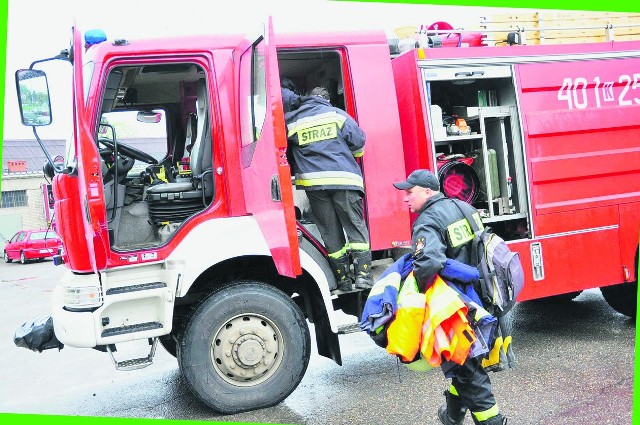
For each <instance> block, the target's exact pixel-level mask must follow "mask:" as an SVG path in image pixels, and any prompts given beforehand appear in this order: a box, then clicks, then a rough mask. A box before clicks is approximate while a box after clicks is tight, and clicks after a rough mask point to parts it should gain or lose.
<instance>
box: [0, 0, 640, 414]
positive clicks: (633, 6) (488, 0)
mask: <svg viewBox="0 0 640 425" xmlns="http://www.w3.org/2000/svg"><path fill="white" fill-rule="evenodd" d="M14 1H17V0H14ZM330 1H331V0H330ZM332 1H345V0H332ZM358 1H360V2H369V3H372V2H375V3H414V4H431V5H456V6H475V7H481V6H489V7H504V8H516V7H515V6H514V4H513V2H512V1H510V0H481V1H478V0H476V1H471V0H457V1H447V0H429V1H416V0H414V1H400V0H389V1H379V0H356V1H355V2H358ZM558 6H559V4H558V1H557V0H535V1H533V2H531V3H528V4H526V5H524V6H522V7H521V8H526V9H562V10H590V11H608V12H639V11H640V3H637V2H611V1H604V0H591V1H589V2H588V3H585V2H578V1H576V0H565V2H563V3H562V5H561V6H562V7H561V8H560V7H558ZM8 12H9V0H0V76H2V77H3V78H2V80H1V81H0V98H2V99H3V102H2V103H0V135H2V136H3V137H2V138H0V164H1V163H2V140H3V139H4V125H3V124H4V94H5V71H6V69H5V68H6V49H7V45H6V43H7V24H8V22H7V20H8ZM0 190H2V173H0ZM639 240H640V235H639ZM638 280H639V281H640V271H638ZM638 301H639V303H640V296H638ZM639 324H640V319H636V341H635V351H636V353H637V352H638V350H640V340H639V338H638V325H639ZM639 372H640V363H639V362H638V361H637V358H636V361H635V366H634V393H633V420H632V423H633V424H636V423H638V424H640V418H639V417H638V416H639V415H640V394H638V391H636V387H637V386H638V385H640V380H639V378H638V373H639ZM87 420H88V418H86V417H77V416H73V417H70V416H52V415H25V414H10V413H0V422H2V423H9V424H42V423H47V424H50V425H55V424H61V425H62V424H64V425H75V424H85V423H87ZM90 420H91V423H92V424H99V425H103V424H109V425H110V424H119V425H125V424H136V425H139V424H144V423H149V424H151V423H154V424H157V423H158V421H159V420H158V419H123V418H101V417H91V419H90ZM161 421H162V422H165V421H163V420H161ZM171 423H172V424H175V425H181V424H189V425H194V424H203V425H204V424H207V425H211V424H222V423H226V424H228V423H231V422H210V421H184V420H171ZM235 423H239V422H235ZM244 424H245V425H246V424H247V423H246V422H244ZM254 424H255V423H254Z"/></svg>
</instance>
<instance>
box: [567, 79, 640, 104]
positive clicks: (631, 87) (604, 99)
mask: <svg viewBox="0 0 640 425" xmlns="http://www.w3.org/2000/svg"><path fill="white" fill-rule="evenodd" d="M616 85H619V86H621V87H622V91H621V92H620V94H619V95H618V105H619V106H631V105H633V104H636V105H640V97H637V96H635V95H636V94H640V92H636V91H635V90H636V89H640V74H633V76H629V75H626V74H622V75H620V76H619V77H618V81H617V82H614V81H607V82H604V83H603V82H602V81H601V80H600V77H594V78H593V82H592V83H591V84H590V83H589V82H588V81H587V79H586V78H583V77H577V78H565V79H564V80H563V81H562V86H561V87H560V90H558V100H559V101H561V102H566V103H567V108H568V109H573V108H576V109H587V108H588V107H589V102H590V96H589V92H588V91H587V89H593V97H594V99H593V101H594V102H595V107H596V108H601V107H602V105H603V104H605V105H606V104H607V103H612V102H615V99H616V96H615V93H614V87H615V86H616Z"/></svg>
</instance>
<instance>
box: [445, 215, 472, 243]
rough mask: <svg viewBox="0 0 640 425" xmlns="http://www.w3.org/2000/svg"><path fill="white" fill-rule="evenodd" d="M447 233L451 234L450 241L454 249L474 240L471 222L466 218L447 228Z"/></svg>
mask: <svg viewBox="0 0 640 425" xmlns="http://www.w3.org/2000/svg"><path fill="white" fill-rule="evenodd" d="M447 232H448V233H449V240H450V241H451V246H452V247H453V248H456V247H458V246H460V245H462V244H465V243H467V242H469V241H470V240H472V239H473V232H472V231H471V226H469V222H468V221H467V219H466V218H463V219H462V220H458V221H456V222H455V223H452V224H450V225H449V226H447Z"/></svg>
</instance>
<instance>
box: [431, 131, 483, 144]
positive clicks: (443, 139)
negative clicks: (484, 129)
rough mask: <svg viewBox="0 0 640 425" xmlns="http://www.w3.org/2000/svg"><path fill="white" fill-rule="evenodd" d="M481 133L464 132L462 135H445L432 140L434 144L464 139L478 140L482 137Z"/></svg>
mask: <svg viewBox="0 0 640 425" xmlns="http://www.w3.org/2000/svg"><path fill="white" fill-rule="evenodd" d="M482 137H483V135H482V134H464V135H462V136H447V137H438V138H435V139H434V140H433V141H434V142H435V143H436V145H444V144H447V143H451V142H457V141H464V140H480V139H482Z"/></svg>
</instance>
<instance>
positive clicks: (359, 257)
mask: <svg viewBox="0 0 640 425" xmlns="http://www.w3.org/2000/svg"><path fill="white" fill-rule="evenodd" d="M351 257H352V258H353V272H354V274H355V276H356V288H357V289H371V287H372V286H373V276H372V275H371V251H352V252H351Z"/></svg>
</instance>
